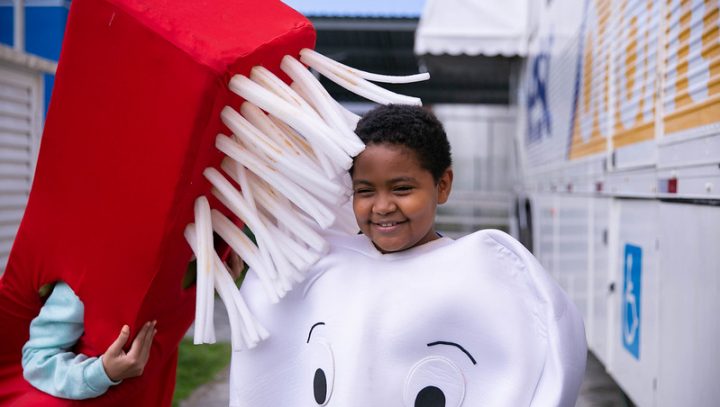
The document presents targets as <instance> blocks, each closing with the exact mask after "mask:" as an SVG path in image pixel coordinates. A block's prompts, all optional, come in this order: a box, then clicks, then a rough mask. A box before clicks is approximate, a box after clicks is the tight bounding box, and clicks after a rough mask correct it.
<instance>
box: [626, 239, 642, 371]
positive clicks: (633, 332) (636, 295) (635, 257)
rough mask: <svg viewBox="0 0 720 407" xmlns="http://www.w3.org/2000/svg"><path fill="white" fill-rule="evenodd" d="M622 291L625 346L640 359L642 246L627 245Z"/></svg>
mask: <svg viewBox="0 0 720 407" xmlns="http://www.w3.org/2000/svg"><path fill="white" fill-rule="evenodd" d="M623 263H624V264H623V291H622V340H623V346H624V347H625V349H627V351H628V352H630V354H631V355H633V356H634V357H635V359H640V316H641V313H640V288H641V284H640V281H641V274H642V248H640V247H638V246H634V245H631V244H626V245H625V261H624V262H623Z"/></svg>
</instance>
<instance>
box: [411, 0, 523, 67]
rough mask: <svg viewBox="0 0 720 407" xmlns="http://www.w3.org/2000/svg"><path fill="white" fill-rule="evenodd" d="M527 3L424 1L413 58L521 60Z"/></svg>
mask: <svg viewBox="0 0 720 407" xmlns="http://www.w3.org/2000/svg"><path fill="white" fill-rule="evenodd" d="M532 1H533V0H530V2H532ZM534 1H537V0H534ZM528 3H529V1H528V0H427V3H426V4H425V9H424V10H423V13H422V17H421V18H420V24H419V26H418V29H417V32H416V35H415V54H417V55H423V54H433V55H440V54H450V55H460V54H465V55H486V56H495V55H503V56H525V55H527V48H528V33H529V23H528V22H529V18H530V14H531V13H530V5H529V4H528Z"/></svg>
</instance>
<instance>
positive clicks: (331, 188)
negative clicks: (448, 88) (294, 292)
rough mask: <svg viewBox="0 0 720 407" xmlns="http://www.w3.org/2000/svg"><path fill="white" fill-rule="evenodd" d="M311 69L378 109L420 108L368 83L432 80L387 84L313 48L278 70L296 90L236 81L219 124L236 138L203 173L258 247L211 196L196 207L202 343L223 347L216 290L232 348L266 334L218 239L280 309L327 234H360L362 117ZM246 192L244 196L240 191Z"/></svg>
mask: <svg viewBox="0 0 720 407" xmlns="http://www.w3.org/2000/svg"><path fill="white" fill-rule="evenodd" d="M306 65H307V66H309V67H311V68H313V69H314V70H316V71H317V72H319V73H320V74H322V75H324V76H325V77H327V78H328V79H330V80H331V81H333V82H336V83H337V84H338V85H340V86H343V87H345V88H346V89H348V90H350V91H352V92H354V93H356V94H358V95H360V96H363V97H365V98H367V99H370V100H372V101H374V102H377V103H382V104H388V103H398V104H416V105H419V104H420V103H421V102H420V99H418V98H413V97H409V96H405V95H399V94H396V93H394V92H390V91H388V90H386V89H383V88H381V87H379V86H377V85H375V84H373V83H371V82H369V81H377V82H388V83H408V82H414V81H420V80H426V79H428V78H429V75H428V74H418V75H411V76H402V77H398V76H386V75H376V74H371V73H367V72H363V71H360V70H357V69H354V68H350V67H347V66H345V65H343V64H341V63H339V62H336V61H334V60H332V59H330V58H327V57H325V56H323V55H321V54H319V53H317V52H315V51H313V50H311V49H307V48H306V49H303V50H302V51H300V60H299V61H298V60H297V59H296V58H294V57H292V56H290V55H286V56H285V57H284V58H283V59H282V62H281V64H280V69H281V70H282V71H283V72H284V73H285V74H286V75H287V76H288V77H289V78H290V79H291V81H292V83H291V84H290V85H288V84H286V83H285V82H284V81H283V80H281V79H280V78H278V77H277V76H276V75H275V74H273V73H272V72H271V71H269V70H268V69H266V68H264V67H262V66H256V67H254V68H252V70H251V72H250V75H249V76H244V75H239V74H238V75H235V76H233V77H232V79H231V80H230V83H229V88H230V90H231V91H232V92H233V93H235V94H237V95H238V96H240V97H241V98H242V99H244V102H243V103H242V105H241V106H240V107H239V109H236V108H233V107H231V106H226V107H225V108H224V109H222V112H221V119H222V122H223V124H225V126H226V127H227V129H229V130H230V133H231V134H228V135H226V134H218V135H217V138H216V140H215V147H216V148H217V149H218V150H220V151H221V152H222V153H223V154H224V155H225V158H224V159H223V161H222V164H221V166H220V168H221V169H222V172H221V171H219V170H217V169H215V168H211V167H210V168H207V169H205V171H204V172H203V175H204V176H205V178H206V179H207V180H208V181H209V182H210V184H211V185H212V190H211V193H212V195H213V196H214V197H215V198H216V199H217V200H218V201H219V202H221V203H222V204H223V205H224V206H225V207H226V208H227V209H228V210H229V212H230V213H231V214H232V216H233V217H236V218H237V219H239V220H240V221H241V222H242V223H244V224H245V225H247V226H248V227H249V229H250V230H251V231H252V233H253V234H254V236H255V239H256V241H257V245H255V244H254V243H253V242H252V241H251V240H250V239H249V238H248V237H247V236H246V235H245V233H244V232H243V230H241V229H240V228H239V227H238V226H237V225H238V223H239V222H238V221H237V220H236V219H231V218H228V217H227V216H226V215H224V214H223V212H222V211H219V210H218V209H212V208H211V207H210V203H209V201H208V199H207V198H206V197H205V196H200V197H199V198H197V200H196V202H195V223H191V224H189V225H188V226H187V228H186V229H185V238H186V239H187V241H188V243H189V244H190V246H191V247H192V250H193V252H194V253H195V256H196V259H197V302H196V309H195V332H194V343H196V344H200V343H213V342H215V332H214V327H213V313H214V310H213V308H214V307H213V296H214V292H215V290H217V292H218V294H219V295H220V298H221V299H222V301H223V302H224V304H225V306H226V308H227V311H228V316H229V319H230V328H231V336H232V345H233V349H235V350H241V349H246V348H252V347H254V346H255V345H256V344H257V343H258V342H259V341H260V340H262V339H265V338H267V337H268V332H267V331H266V330H265V329H264V328H263V327H262V325H261V324H260V323H259V322H258V321H257V320H256V319H255V318H254V317H253V316H252V315H251V313H250V311H249V310H248V307H247V305H246V304H245V302H244V300H243V298H242V297H241V296H240V294H239V292H238V290H237V288H236V287H235V284H234V282H233V280H232V278H231V277H230V273H229V271H228V269H227V267H226V266H225V264H224V263H223V262H222V260H221V259H220V257H219V256H218V254H217V253H216V252H215V250H214V248H213V232H215V233H217V234H218V235H219V236H220V237H221V238H222V239H223V240H224V241H225V242H226V243H227V244H228V246H229V247H230V248H231V249H232V250H233V251H234V252H235V253H237V255H239V256H240V258H242V259H243V260H244V261H245V262H246V263H247V264H248V265H249V267H250V270H251V271H252V272H254V273H257V275H258V277H259V279H260V281H261V282H262V285H263V289H264V291H265V293H266V294H267V297H268V299H269V300H270V301H271V302H273V303H274V302H277V301H279V300H280V299H281V298H282V297H283V296H284V295H285V294H286V293H287V292H288V291H289V290H290V289H292V287H293V285H294V284H295V283H298V282H301V281H302V280H303V278H304V274H305V272H306V271H307V270H308V268H309V267H310V266H312V265H313V264H314V263H315V262H316V261H317V260H318V259H319V258H320V257H321V256H322V255H323V254H324V253H325V252H326V251H327V249H328V243H327V242H326V240H325V238H324V234H325V233H326V231H335V232H340V233H356V232H357V230H358V229H357V225H356V224H355V221H354V218H353V216H352V211H351V210H350V207H349V205H348V204H349V199H350V196H351V189H350V180H349V174H348V169H349V168H350V167H351V166H352V162H353V157H355V156H357V155H358V154H359V153H360V152H362V151H363V149H364V147H365V146H364V144H363V142H362V141H361V140H360V139H359V138H358V137H357V136H356V135H355V133H354V128H355V125H356V124H357V121H358V120H359V117H358V116H357V115H356V114H354V113H352V112H350V111H348V110H347V109H346V108H344V107H343V106H342V105H340V103H338V102H337V101H335V100H334V99H333V98H332V97H331V96H330V94H329V93H328V92H327V91H326V90H325V89H324V88H323V86H322V85H321V84H320V82H319V81H318V80H317V79H316V78H315V76H314V75H313V74H312V73H311V72H310V71H309V70H308V69H307V67H306ZM238 186H239V188H238Z"/></svg>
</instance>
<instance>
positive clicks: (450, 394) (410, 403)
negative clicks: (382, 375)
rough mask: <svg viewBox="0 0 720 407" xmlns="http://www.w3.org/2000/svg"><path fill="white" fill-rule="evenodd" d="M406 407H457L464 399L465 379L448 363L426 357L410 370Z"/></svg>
mask: <svg viewBox="0 0 720 407" xmlns="http://www.w3.org/2000/svg"><path fill="white" fill-rule="evenodd" d="M403 398H404V401H405V407H459V406H461V405H462V402H463V399H464V398H465V376H463V374H462V371H461V370H460V369H459V368H458V367H457V366H455V364H454V363H453V362H451V361H450V360H449V359H446V358H443V357H439V356H431V357H427V358H425V359H423V360H421V361H419V362H418V363H416V364H415V366H413V367H412V369H410V373H409V374H408V377H407V379H406V381H405V391H404V397H403Z"/></svg>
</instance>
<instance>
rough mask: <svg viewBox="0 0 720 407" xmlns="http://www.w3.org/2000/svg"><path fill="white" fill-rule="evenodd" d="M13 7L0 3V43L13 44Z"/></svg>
mask: <svg viewBox="0 0 720 407" xmlns="http://www.w3.org/2000/svg"><path fill="white" fill-rule="evenodd" d="M13 30H14V27H13V9H12V7H7V6H5V5H3V4H2V3H0V43H2V44H5V45H9V46H11V47H12V46H13V43H14V42H13Z"/></svg>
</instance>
